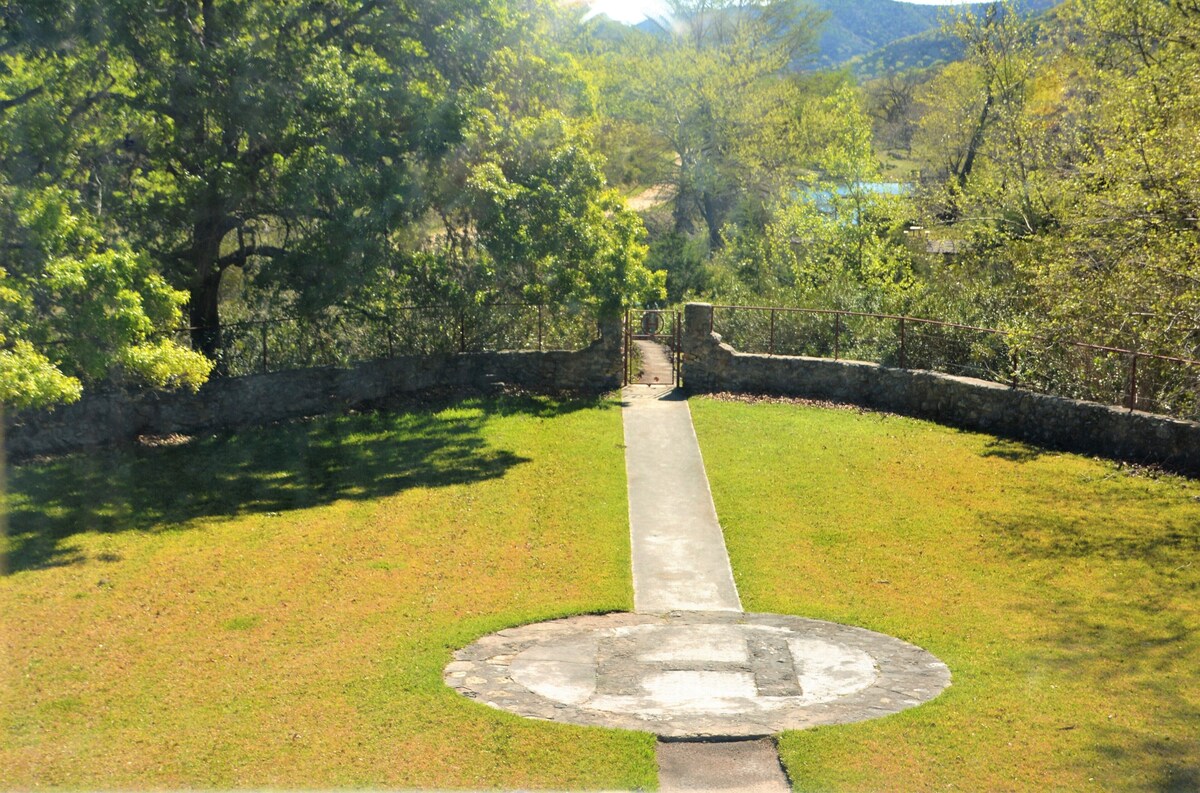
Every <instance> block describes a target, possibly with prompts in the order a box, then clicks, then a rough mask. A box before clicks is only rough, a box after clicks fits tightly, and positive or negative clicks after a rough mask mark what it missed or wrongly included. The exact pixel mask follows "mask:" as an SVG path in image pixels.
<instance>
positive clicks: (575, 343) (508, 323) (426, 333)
mask: <svg viewBox="0 0 1200 793" xmlns="http://www.w3.org/2000/svg"><path fill="white" fill-rule="evenodd" d="M207 330H210V329H208V328H192V327H186V328H177V329H175V330H174V331H172V334H173V336H174V338H175V340H176V341H177V342H179V343H180V344H182V345H185V346H186V345H188V344H189V343H190V338H191V336H192V334H193V333H194V332H195V331H207ZM218 330H219V334H218V335H219V338H220V342H219V344H218V354H217V361H218V364H219V366H218V368H217V371H216V372H215V374H218V375H223V376H231V377H235V376H240V375H247V374H255V373H261V372H272V371H279V370H283V369H299V368H306V367H315V366H346V365H349V364H352V363H357V362H361V361H370V360H376V359H380V358H394V357H398V356H402V355H431V354H436V353H464V352H484V351H496V350H575V349H581V348H583V347H586V346H587V345H588V344H589V343H590V342H592V341H593V340H594V339H595V338H596V335H597V324H596V320H595V317H594V316H592V315H591V314H590V313H589V312H581V311H576V310H571V309H569V308H563V307H552V306H539V305H528V304H523V303H492V304H484V305H478V306H468V307H460V306H397V307H395V308H393V309H392V310H391V311H390V312H389V313H388V314H387V315H386V316H380V317H368V316H363V315H358V314H353V315H351V314H346V313H334V312H329V313H326V314H324V315H321V316H318V317H315V318H312V317H309V318H301V317H273V318H270V319H255V320H245V321H241V322H231V323H227V324H222V325H221V326H220V327H219V328H218Z"/></svg>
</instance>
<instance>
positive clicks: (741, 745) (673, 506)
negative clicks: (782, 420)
mask: <svg viewBox="0 0 1200 793" xmlns="http://www.w3.org/2000/svg"><path fill="white" fill-rule="evenodd" d="M651 346H653V347H654V348H655V349H647V348H648V347H651ZM659 349H660V348H658V345H645V346H644V347H643V348H642V358H643V361H644V368H645V369H651V370H652V369H654V368H655V367H658V368H661V362H659V361H657V360H656V358H657V357H659V356H662V353H661V352H658V350H659ZM656 353H657V355H656ZM662 357H665V356H662ZM622 397H623V399H624V401H623V410H622V414H623V418H624V425H625V471H626V475H627V477H628V481H629V531H630V542H631V546H632V549H633V602H634V609H635V611H637V612H642V613H644V612H651V613H653V612H668V611H738V612H740V611H741V610H742V603H741V600H740V599H739V598H738V593H737V587H736V585H735V584H734V582H733V570H732V568H731V567H730V565H729V554H728V552H727V551H726V549H725V537H724V535H723V534H722V533H721V525H720V523H718V522H717V510H716V507H715V506H714V505H713V500H712V492H711V491H710V490H709V487H708V476H707V475H706V474H705V472H704V460H703V459H702V457H701V455H700V444H699V442H698V441H697V439H696V431H695V429H694V428H693V426H692V414H691V411H690V410H689V409H688V404H687V400H686V399H684V398H683V396H682V394H679V393H678V392H676V391H675V390H674V389H673V388H671V387H663V386H629V387H627V388H626V389H625V390H624V391H623V392H622ZM685 644H686V642H685ZM664 650H667V651H669V650H670V648H669V647H666V648H664ZM696 682H701V681H699V680H697V681H696ZM656 755H657V758H658V776H659V786H660V788H661V789H662V790H663V791H667V792H668V793H671V792H673V791H685V790H713V791H717V790H747V791H758V792H759V793H784V792H785V791H788V790H790V789H791V788H790V786H789V785H788V781H787V777H786V775H785V774H784V772H783V767H782V766H781V765H780V763H779V755H778V753H777V752H776V750H775V744H774V743H773V742H772V741H771V740H769V739H760V740H756V741H736V742H722V743H708V742H702V741H674V742H669V743H664V742H663V741H661V740H660V741H659V742H658V745H657V751H656Z"/></svg>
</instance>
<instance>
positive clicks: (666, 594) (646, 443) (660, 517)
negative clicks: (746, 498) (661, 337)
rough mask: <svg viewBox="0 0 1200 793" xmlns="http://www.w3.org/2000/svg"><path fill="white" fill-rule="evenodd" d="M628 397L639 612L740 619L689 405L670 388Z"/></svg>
mask: <svg viewBox="0 0 1200 793" xmlns="http://www.w3.org/2000/svg"><path fill="white" fill-rule="evenodd" d="M623 397H624V400H625V407H624V411H623V413H624V423H625V471H626V474H627V476H628V479H629V527H630V540H631V544H632V548H633V602H634V609H635V610H636V611H638V612H640V613H659V612H667V611H741V610H742V604H741V601H740V600H739V599H738V594H737V588H736V587H735V586H734V583H733V572H732V571H731V570H730V567H729V555H728V553H726V551H725V538H724V536H723V535H722V534H721V526H720V524H719V523H717V512H716V509H715V508H714V507H713V501H712V494H711V493H710V492H709V489H708V477H707V476H705V473H704V461H703V460H702V459H701V457H700V444H699V443H698V442H697V441H696V433H695V431H694V430H693V429H692V414H691V412H690V411H689V410H688V404H687V401H686V400H685V399H683V398H682V397H681V396H679V395H677V392H675V391H674V390H672V389H671V388H669V387H666V386H630V387H628V388H626V389H625V391H624V392H623Z"/></svg>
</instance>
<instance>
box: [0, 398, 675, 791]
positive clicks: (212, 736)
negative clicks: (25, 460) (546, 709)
mask: <svg viewBox="0 0 1200 793" xmlns="http://www.w3.org/2000/svg"><path fill="white" fill-rule="evenodd" d="M621 438H622V436H621V427H620V413H619V410H617V409H615V407H614V404H613V403H611V402H608V401H591V402H555V401H550V400H544V399H536V400H535V399H505V400H500V401H490V400H472V401H468V402H463V403H459V404H457V405H453V406H451V407H449V408H446V409H442V410H410V411H406V412H399V413H393V414H373V415H358V416H347V417H340V418H326V419H319V420H315V421H311V422H305V423H296V424H289V425H282V426H277V427H271V428H265V429H262V430H256V431H250V432H245V433H241V434H238V435H236V436H232V437H219V438H218V437H212V438H205V439H196V440H193V441H192V442H190V443H187V444H184V445H174V446H172V445H166V446H158V447H153V448H142V449H138V450H134V451H128V452H121V453H109V454H104V455H90V456H85V455H80V456H73V457H68V458H63V459H59V460H52V461H43V462H39V463H35V464H30V465H27V466H21V467H17V468H14V469H12V470H10V472H9V487H10V495H9V509H10V516H9V520H10V526H9V536H8V538H7V541H6V542H7V548H6V551H7V556H8V564H9V569H8V571H7V574H6V575H5V577H4V578H3V579H2V580H0V613H2V614H3V625H4V630H3V642H4V657H5V663H4V680H5V683H6V685H5V686H4V687H3V689H0V730H2V732H0V769H3V773H2V774H0V777H2V779H3V782H4V787H6V788H35V787H57V788H122V789H134V788H136V789H147V788H164V787H166V788H182V787H189V788H228V787H238V788H264V787H283V788H313V787H315V788H329V787H350V786H353V787H388V788H394V787H402V788H403V787H439V788H446V787H470V788H477V787H494V786H498V787H507V788H513V787H555V788H580V787H597V786H602V787H614V788H617V787H625V788H632V787H637V786H652V785H653V783H654V774H655V772H654V755H653V740H652V739H651V738H649V737H648V736H645V735H639V734H635V733H621V732H616V731H605V730H597V729H586V728H578V727H571V726H565V725H554V724H549V723H544V722H534V721H529V720H524V719H520V718H517V717H515V716H511V715H509V714H506V713H502V712H499V711H495V710H492V709H490V708H487V707H484V706H482V705H479V704H477V703H475V702H472V701H469V700H467V699H465V698H463V697H460V696H458V695H457V694H455V693H453V692H452V691H451V690H450V689H448V688H446V687H445V686H444V685H443V684H442V682H441V669H442V667H443V666H444V664H445V663H447V662H448V661H449V660H450V653H451V651H452V650H453V649H454V648H456V647H460V646H462V645H465V644H467V643H468V642H470V641H471V640H473V639H475V638H476V637H478V636H480V635H482V634H484V633H487V632H489V631H492V630H495V629H499V628H501V627H504V626H510V625H516V624H521V623H526V622H532V621H537V620H541V619H547V618H551V617H557V616H561V615H565V614H574V613H581V612H598V611H606V610H614V609H628V608H630V607H631V600H632V588H631V584H630V572H629V551H628V538H627V534H628V523H627V517H626V500H625V474H624V465H623V452H622V448H621V445H620V444H621Z"/></svg>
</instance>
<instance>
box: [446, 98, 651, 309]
mask: <svg viewBox="0 0 1200 793" xmlns="http://www.w3.org/2000/svg"><path fill="white" fill-rule="evenodd" d="M478 145H479V157H480V161H479V162H477V163H476V164H474V165H473V167H472V171H471V174H470V176H469V177H468V179H467V185H466V187H467V191H468V201H470V212H471V216H472V220H473V222H474V227H475V229H476V231H477V233H478V243H479V250H478V254H479V256H480V262H479V266H481V267H485V268H489V269H492V270H493V271H494V275H493V277H492V279H490V280H491V281H492V283H491V286H492V288H499V289H500V290H501V292H502V293H503V292H504V291H509V292H510V293H511V292H519V293H520V294H521V295H522V297H523V298H524V299H526V300H528V301H531V302H536V303H546V302H550V303H576V304H582V305H590V306H594V307H597V308H598V309H600V310H601V311H603V312H615V311H617V310H619V309H620V308H622V307H624V306H625V305H629V304H632V303H640V302H642V301H645V300H654V299H657V298H660V297H662V277H661V276H660V275H656V274H653V273H651V272H650V271H648V270H647V269H646V268H645V267H644V265H643V262H644V260H645V257H646V252H647V249H646V246H645V244H644V243H643V242H642V241H641V240H642V236H643V234H644V230H643V227H642V222H641V219H640V218H639V217H638V216H637V215H636V214H634V213H633V212H631V211H630V210H628V209H626V208H625V206H624V202H623V201H622V199H621V198H620V196H619V194H618V193H617V192H616V191H614V190H612V189H606V188H605V186H604V174H603V169H602V164H601V160H600V158H599V157H598V156H597V155H595V154H593V153H591V152H590V151H589V150H588V148H587V146H586V141H585V140H584V139H583V138H582V137H581V136H579V135H578V134H577V133H575V132H573V131H572V130H571V127H570V124H569V122H568V121H567V120H566V119H564V118H562V117H561V116H553V115H552V116H547V117H542V118H533V119H526V120H522V121H521V122H519V123H518V124H517V125H516V126H515V127H512V128H510V129H497V128H487V129H484V130H481V131H480V133H479V141H478ZM506 286H507V289H506V288H505V287H506Z"/></svg>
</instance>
